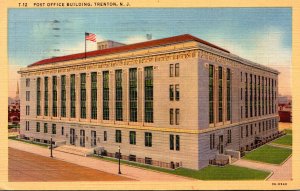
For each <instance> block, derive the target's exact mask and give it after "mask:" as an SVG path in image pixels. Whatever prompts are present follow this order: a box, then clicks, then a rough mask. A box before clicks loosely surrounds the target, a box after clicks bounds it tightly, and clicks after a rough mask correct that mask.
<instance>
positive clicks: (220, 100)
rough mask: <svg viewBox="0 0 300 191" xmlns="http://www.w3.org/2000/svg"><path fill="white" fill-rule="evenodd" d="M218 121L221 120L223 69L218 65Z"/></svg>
mask: <svg viewBox="0 0 300 191" xmlns="http://www.w3.org/2000/svg"><path fill="white" fill-rule="evenodd" d="M218 71H219V75H218V76H219V122H222V121H223V69H222V67H221V66H219V69H218Z"/></svg>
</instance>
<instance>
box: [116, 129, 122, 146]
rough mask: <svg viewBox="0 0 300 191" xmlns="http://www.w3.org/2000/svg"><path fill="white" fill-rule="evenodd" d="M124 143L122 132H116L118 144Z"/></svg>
mask: <svg viewBox="0 0 300 191" xmlns="http://www.w3.org/2000/svg"><path fill="white" fill-rule="evenodd" d="M121 142H122V133H121V130H116V143H121Z"/></svg>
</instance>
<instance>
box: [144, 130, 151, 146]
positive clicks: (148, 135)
mask: <svg viewBox="0 0 300 191" xmlns="http://www.w3.org/2000/svg"><path fill="white" fill-rule="evenodd" d="M145 146H146V147H152V133H149V132H145Z"/></svg>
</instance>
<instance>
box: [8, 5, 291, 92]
mask: <svg viewBox="0 0 300 191" xmlns="http://www.w3.org/2000/svg"><path fill="white" fill-rule="evenodd" d="M8 20H9V26H8V31H9V37H8V38H9V64H10V70H11V71H10V74H11V73H13V71H15V69H16V68H19V67H25V66H27V65H29V64H31V63H33V62H36V61H38V60H41V59H44V58H48V57H52V56H60V55H66V54H72V53H77V52H83V51H84V32H85V31H86V32H92V33H95V34H96V35H97V40H98V41H100V40H108V39H110V40H115V41H119V42H123V43H126V44H130V43H136V42H141V41H146V40H147V39H146V34H152V39H159V38H164V37H169V36H174V35H180V34H185V33H189V34H191V35H194V36H197V37H199V38H201V39H204V40H206V41H209V42H212V43H214V44H217V45H219V46H221V47H223V48H226V49H228V50H229V51H230V52H232V53H235V54H237V55H239V56H241V57H244V58H247V59H250V60H252V61H255V62H258V63H261V64H264V65H267V66H270V67H274V68H276V69H278V70H280V71H282V70H284V73H282V74H281V75H280V78H283V79H288V82H286V80H284V81H285V83H281V84H280V82H279V86H280V87H279V90H280V91H281V92H280V93H282V94H290V67H291V49H292V48H291V41H292V32H291V28H292V20H291V9H289V8H213V9H211V8H181V9H177V8H176V9H175V8H171V9H169V8H168V9H167V8H160V9H157V8H143V9H141V8H131V9H109V8H107V9H106V8H105V9H10V10H9V18H8ZM54 20H58V21H59V23H54V22H53V21H54ZM95 44H96V43H92V42H91V43H90V42H89V43H88V50H93V49H95V48H96V47H95ZM10 76H12V77H11V78H10V79H11V80H17V78H18V77H13V74H11V75H10ZM12 92H15V89H13V90H12Z"/></svg>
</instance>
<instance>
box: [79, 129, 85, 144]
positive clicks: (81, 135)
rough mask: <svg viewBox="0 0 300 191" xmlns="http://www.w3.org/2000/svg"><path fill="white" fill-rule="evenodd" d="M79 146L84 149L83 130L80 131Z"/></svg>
mask: <svg viewBox="0 0 300 191" xmlns="http://www.w3.org/2000/svg"><path fill="white" fill-rule="evenodd" d="M80 146H81V147H85V130H82V129H81V130H80Z"/></svg>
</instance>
